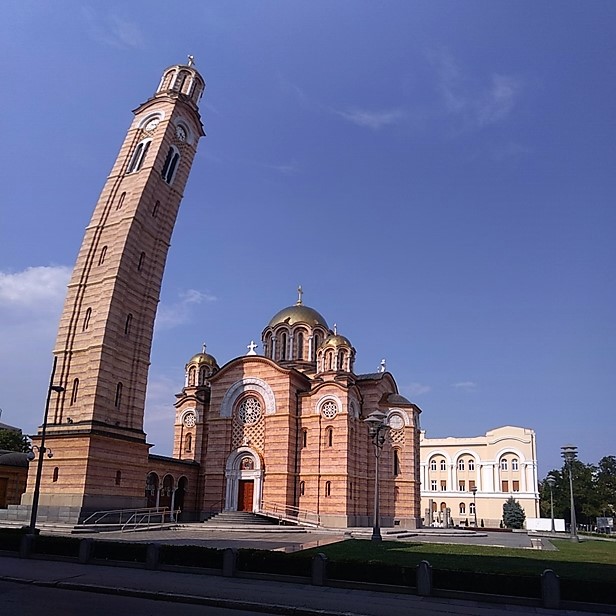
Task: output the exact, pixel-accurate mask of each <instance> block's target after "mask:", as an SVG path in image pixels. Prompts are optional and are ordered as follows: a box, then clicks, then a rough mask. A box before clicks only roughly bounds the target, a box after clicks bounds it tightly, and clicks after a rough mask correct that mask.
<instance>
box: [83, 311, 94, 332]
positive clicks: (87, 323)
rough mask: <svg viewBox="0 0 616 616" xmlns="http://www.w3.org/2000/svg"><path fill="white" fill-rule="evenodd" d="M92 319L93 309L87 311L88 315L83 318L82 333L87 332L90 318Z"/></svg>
mask: <svg viewBox="0 0 616 616" xmlns="http://www.w3.org/2000/svg"><path fill="white" fill-rule="evenodd" d="M91 317H92V308H88V309H87V310H86V314H85V316H84V317H83V328H82V330H81V331H84V332H85V331H86V330H87V329H88V327H90V318H91Z"/></svg>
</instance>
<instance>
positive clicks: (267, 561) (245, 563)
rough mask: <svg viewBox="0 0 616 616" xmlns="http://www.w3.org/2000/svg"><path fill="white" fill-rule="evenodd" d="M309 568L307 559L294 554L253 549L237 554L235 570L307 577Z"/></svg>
mask: <svg viewBox="0 0 616 616" xmlns="http://www.w3.org/2000/svg"><path fill="white" fill-rule="evenodd" d="M311 566H312V564H311V559H310V558H309V557H306V556H298V555H296V554H285V553H284V552H269V551H267V550H254V549H242V550H238V553H237V568H238V569H239V570H240V571H253V572H257V573H275V574H280V575H298V576H303V577H309V576H310V574H311V570H312V569H311Z"/></svg>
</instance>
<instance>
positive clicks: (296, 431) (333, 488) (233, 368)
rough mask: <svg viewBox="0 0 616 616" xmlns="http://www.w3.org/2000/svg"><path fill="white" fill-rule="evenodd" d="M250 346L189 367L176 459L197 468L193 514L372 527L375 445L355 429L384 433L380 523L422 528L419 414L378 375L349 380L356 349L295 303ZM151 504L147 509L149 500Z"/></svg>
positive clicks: (201, 356)
mask: <svg viewBox="0 0 616 616" xmlns="http://www.w3.org/2000/svg"><path fill="white" fill-rule="evenodd" d="M254 346H255V345H252V344H251V350H250V351H249V353H248V354H247V355H245V356H243V357H238V358H236V359H234V360H232V361H230V362H228V363H227V364H226V365H225V366H223V367H222V368H220V367H219V366H218V363H217V362H216V359H215V358H214V357H213V356H212V355H210V354H208V353H206V352H205V349H204V351H203V352H201V353H198V354H197V355H195V356H194V357H193V358H192V359H191V360H190V361H189V362H188V364H187V365H186V384H185V387H184V388H183V390H182V392H181V393H180V394H178V396H177V402H176V404H175V406H176V409H177V411H176V421H175V439H174V451H173V457H174V458H176V459H182V460H194V461H196V462H198V463H199V469H200V470H199V482H198V483H199V485H200V486H202V488H201V497H200V508H201V510H202V511H205V512H207V511H217V510H219V509H223V510H230V511H262V512H265V513H267V512H278V511H281V510H283V511H285V512H286V515H287V517H291V516H292V515H293V514H295V515H298V516H301V517H302V518H303V519H306V520H311V521H314V520H318V522H319V523H320V524H323V525H325V526H338V527H344V526H362V525H369V524H370V523H371V519H372V518H371V514H372V502H373V499H374V492H373V484H372V482H371V481H369V479H370V478H371V477H373V473H374V460H375V456H374V452H373V445H372V442H371V440H370V437H369V434H368V427H367V425H366V424H365V422H364V421H363V420H364V419H365V418H366V417H367V415H368V414H369V413H371V412H373V411H375V410H378V411H380V412H382V413H384V414H385V415H386V416H387V421H388V424H389V426H390V432H389V436H388V440H387V444H386V446H385V448H384V455H382V456H381V458H380V468H379V471H380V474H381V481H380V501H381V512H382V519H383V522H384V524H386V525H394V524H395V525H400V526H405V527H415V526H417V524H418V522H419V520H418V516H419V499H420V491H419V481H418V478H417V473H418V471H419V413H420V412H421V411H420V409H419V408H418V407H417V406H416V405H414V404H412V403H411V402H409V401H408V400H407V399H406V398H404V397H403V396H401V395H400V394H399V393H398V390H397V386H396V382H395V380H394V378H393V377H392V375H391V374H390V373H388V372H386V371H385V370H384V366H383V369H382V371H380V372H376V373H372V374H355V372H354V361H355V349H354V348H353V345H352V344H351V342H350V341H349V340H348V339H347V338H345V337H344V336H342V335H340V334H339V333H338V332H337V331H336V327H335V326H334V328H333V330H332V329H330V327H329V326H328V324H327V321H326V320H325V318H324V317H323V316H322V315H321V314H320V313H319V312H318V311H317V310H315V309H314V308H310V307H309V306H306V305H305V304H304V303H303V301H302V292H301V288H300V289H299V297H298V300H297V302H296V303H295V304H294V305H291V306H288V307H286V308H283V309H282V310H280V311H279V312H277V313H276V314H275V315H274V316H273V317H272V318H271V320H270V321H269V323H268V324H267V325H266V326H265V328H264V330H263V334H262V347H263V355H257V354H256V352H255V350H254ZM151 504H154V503H151Z"/></svg>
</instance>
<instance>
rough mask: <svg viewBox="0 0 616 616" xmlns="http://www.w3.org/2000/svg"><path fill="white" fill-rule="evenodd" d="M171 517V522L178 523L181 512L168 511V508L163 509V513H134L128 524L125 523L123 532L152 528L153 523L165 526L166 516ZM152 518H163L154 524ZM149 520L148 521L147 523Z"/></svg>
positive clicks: (127, 521)
mask: <svg viewBox="0 0 616 616" xmlns="http://www.w3.org/2000/svg"><path fill="white" fill-rule="evenodd" d="M167 514H168V515H169V522H177V521H178V516H179V515H180V510H179V509H176V510H175V511H171V510H170V509H167V508H166V507H163V508H162V511H151V512H145V511H142V512H135V513H133V515H132V516H131V517H130V518H129V519H128V520H126V522H125V523H124V525H123V526H122V529H121V530H122V532H123V533H125V532H128V531H130V530H136V529H137V528H143V527H144V526H145V527H146V528H150V526H151V525H152V524H153V523H159V524H164V523H165V516H166V515H167ZM152 516H154V517H156V516H161V517H160V522H157V520H155V521H154V522H152ZM146 519H147V521H145V520H146Z"/></svg>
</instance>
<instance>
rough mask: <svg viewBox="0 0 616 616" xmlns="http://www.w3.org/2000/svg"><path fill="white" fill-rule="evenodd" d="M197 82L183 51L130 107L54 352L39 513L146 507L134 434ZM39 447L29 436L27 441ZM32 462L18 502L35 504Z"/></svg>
mask: <svg viewBox="0 0 616 616" xmlns="http://www.w3.org/2000/svg"><path fill="white" fill-rule="evenodd" d="M204 90H205V82H204V80H203V78H202V77H201V75H200V74H199V73H198V72H197V70H196V68H195V66H194V62H193V58H192V56H189V59H188V63H187V64H181V65H176V66H171V67H169V68H168V69H166V70H165V71H164V73H163V76H162V78H161V80H160V83H159V85H158V88H157V90H156V92H155V94H154V95H153V96H152V97H151V98H150V99H149V100H147V101H146V102H145V103H143V104H141V105H139V107H137V109H136V110H135V111H134V119H133V121H132V123H131V125H130V127H129V129H128V132H127V134H126V137H125V139H124V142H123V143H122V146H121V148H120V152H119V154H118V157H117V159H116V161H115V164H114V165H113V168H112V170H111V173H110V174H109V176H108V178H107V180H106V182H105V185H104V187H103V190H102V192H101V195H100V197H99V199H98V202H97V204H96V207H95V208H94V213H93V215H92V219H91V221H90V223H89V225H88V226H87V228H86V231H85V236H84V239H83V242H82V245H81V249H80V251H79V254H78V256H77V261H76V263H75V268H74V270H73V274H72V277H71V280H70V283H69V286H68V293H67V297H66V301H65V304H64V310H63V312H62V317H61V320H60V325H59V331H58V337H57V340H56V344H55V348H54V351H53V352H54V355H55V357H56V358H57V370H56V374H55V380H54V382H55V384H57V385H61V386H62V387H63V388H64V392H62V393H60V394H58V395H57V396H56V395H55V394H54V396H52V406H51V407H50V411H49V419H48V423H47V433H46V437H47V438H46V447H47V448H48V449H50V450H51V451H52V452H53V459H51V460H45V464H44V467H43V469H44V470H43V475H42V483H41V498H40V506H39V517H40V519H45V518H46V519H49V520H66V521H75V520H77V519H78V518H81V519H83V517H84V516H85V515H86V514H87V513H88V512H92V511H96V510H101V509H120V508H128V507H141V506H144V503H145V499H144V494H145V477H146V474H147V470H146V465H147V459H148V447H149V446H148V445H147V444H146V440H145V433H144V431H143V415H144V406H145V394H146V384H147V378H148V368H149V364H150V350H151V346H152V334H153V327H154V318H155V316H156V309H157V305H158V301H159V295H160V288H161V282H162V277H163V271H164V268H165V262H166V259H167V251H168V249H169V244H170V240H171V234H172V231H173V227H174V224H175V220H176V216H177V213H178V208H179V205H180V201H181V200H182V196H183V193H184V187H185V186H186V181H187V180H188V175H189V173H190V169H191V166H192V162H193V158H194V156H195V153H196V150H197V144H198V142H199V139H200V138H201V137H202V136H203V135H204V132H203V126H202V124H201V118H200V115H199V108H198V104H199V100H200V98H201V96H202V94H203V92H204ZM34 442H35V444H36V442H37V439H36V438H35V439H34ZM35 467H36V465H34V464H33V465H31V469H30V477H29V478H28V491H27V492H26V494H25V495H24V498H23V500H22V504H25V505H28V504H30V503H31V502H32V486H33V485H34V483H35V482H34V479H35V477H34V474H35V470H36V468H35Z"/></svg>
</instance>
